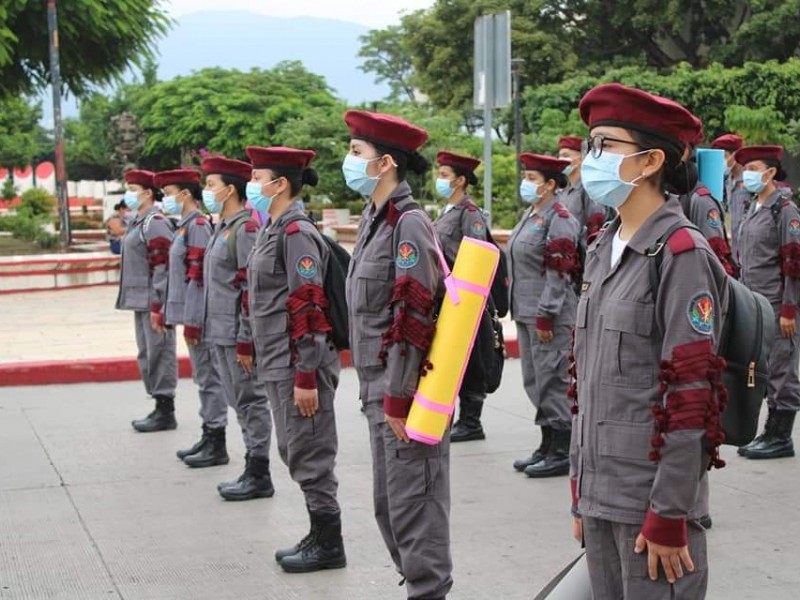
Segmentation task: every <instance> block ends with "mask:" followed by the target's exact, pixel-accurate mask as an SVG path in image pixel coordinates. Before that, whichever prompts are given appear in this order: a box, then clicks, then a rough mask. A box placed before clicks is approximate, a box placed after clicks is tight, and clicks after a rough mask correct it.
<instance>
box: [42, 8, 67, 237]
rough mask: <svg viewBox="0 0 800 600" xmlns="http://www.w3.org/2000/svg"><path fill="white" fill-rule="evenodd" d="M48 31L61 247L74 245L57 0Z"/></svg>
mask: <svg viewBox="0 0 800 600" xmlns="http://www.w3.org/2000/svg"><path fill="white" fill-rule="evenodd" d="M47 29H48V31H49V37H50V83H51V85H52V88H53V134H54V137H55V143H56V197H57V198H58V214H59V220H60V222H61V245H62V247H64V248H65V249H66V248H68V247H69V245H70V244H71V243H72V232H71V231H70V223H69V197H68V194H67V168H66V164H65V161H64V122H63V120H62V118H61V64H60V60H59V56H58V47H59V40H58V13H57V10H56V0H47Z"/></svg>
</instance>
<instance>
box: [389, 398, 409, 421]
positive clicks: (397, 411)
mask: <svg viewBox="0 0 800 600" xmlns="http://www.w3.org/2000/svg"><path fill="white" fill-rule="evenodd" d="M410 410H411V398H398V397H397V396H384V397H383V412H384V413H386V414H387V415H389V416H390V417H394V418H396V419H405V418H406V417H407V416H408V413H409V411H410Z"/></svg>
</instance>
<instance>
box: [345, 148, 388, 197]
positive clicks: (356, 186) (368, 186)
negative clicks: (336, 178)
mask: <svg viewBox="0 0 800 600" xmlns="http://www.w3.org/2000/svg"><path fill="white" fill-rule="evenodd" d="M376 160H380V158H373V159H372V160H367V159H366V158H361V157H359V156H353V155H352V154H348V155H347V156H345V158H344V162H343V163H342V174H343V175H344V181H345V183H346V184H347V187H349V188H350V189H351V190H353V191H354V192H358V193H359V194H361V195H362V196H371V195H372V192H374V191H375V188H376V187H377V186H378V182H379V181H380V179H381V178H380V177H370V176H369V175H367V166H368V165H369V163H371V162H375V161H376Z"/></svg>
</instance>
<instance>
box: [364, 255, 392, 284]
mask: <svg viewBox="0 0 800 600" xmlns="http://www.w3.org/2000/svg"><path fill="white" fill-rule="evenodd" d="M390 271H391V269H390V268H389V263H382V262H371V261H367V260H365V261H363V262H362V263H361V265H360V266H359V268H358V276H359V278H361V279H380V280H381V281H388V280H389V276H390V275H391V272H390Z"/></svg>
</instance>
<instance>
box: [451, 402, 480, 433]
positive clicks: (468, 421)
mask: <svg viewBox="0 0 800 600" xmlns="http://www.w3.org/2000/svg"><path fill="white" fill-rule="evenodd" d="M460 404H461V408H460V410H461V413H460V415H459V419H458V421H456V423H455V425H453V429H451V430H450V441H451V442H471V441H473V440H485V439H486V434H485V433H484V432H483V425H481V413H482V412H483V402H482V401H481V402H476V401H475V400H473V399H471V398H464V399H463V400H461V402H460Z"/></svg>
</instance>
